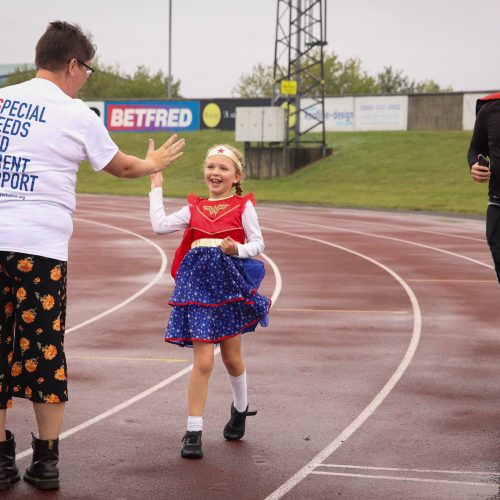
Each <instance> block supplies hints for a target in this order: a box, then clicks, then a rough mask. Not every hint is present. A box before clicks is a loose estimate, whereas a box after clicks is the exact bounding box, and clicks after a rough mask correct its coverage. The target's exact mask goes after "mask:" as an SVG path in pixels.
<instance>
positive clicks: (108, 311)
mask: <svg viewBox="0 0 500 500" xmlns="http://www.w3.org/2000/svg"><path fill="white" fill-rule="evenodd" d="M73 220H76V221H80V222H86V223H88V224H95V225H96V226H102V227H107V228H112V229H115V230H116V231H120V232H122V233H125V234H130V235H131V236H134V237H135V238H139V239H140V240H142V241H145V242H146V243H148V244H149V245H151V246H152V247H153V248H155V249H156V250H157V251H158V253H159V254H160V257H161V266H160V269H159V270H158V272H157V273H156V276H155V277H154V278H153V279H152V280H151V281H150V282H149V283H148V284H147V285H145V286H143V287H142V288H141V289H140V290H139V291H137V292H136V293H134V294H133V295H131V296H130V297H128V298H127V299H125V300H123V301H122V302H120V303H119V304H117V305H116V306H113V307H110V308H109V309H106V311H104V312H102V313H100V314H97V315H95V316H93V317H92V318H89V319H87V320H86V321H82V322H81V323H78V324H77V325H75V326H72V327H71V328H68V329H67V330H66V331H65V334H68V333H73V332H75V331H76V330H79V329H80V328H83V327H84V326H87V325H90V324H91V323H94V322H95V321H98V320H100V319H102V318H104V317H105V316H108V315H109V314H112V313H114V312H116V311H118V310H119V309H121V308H122V307H125V306H126V305H127V304H130V303H131V302H133V301H134V300H135V299H137V297H140V296H141V295H142V294H143V293H145V292H147V291H148V290H149V289H150V288H151V287H153V286H154V285H156V283H158V281H159V280H160V279H161V278H162V276H163V274H164V273H165V269H166V268H167V256H166V255H165V252H164V251H163V250H162V248H161V247H159V246H158V245H157V244H156V243H155V242H154V241H151V240H150V239H148V238H145V237H144V236H141V235H140V234H137V233H134V232H133V231H129V230H128V229H123V228H121V227H117V226H112V225H111V224H104V223H102V222H96V221H92V220H88V219H81V218H79V217H75V218H74V219H73Z"/></svg>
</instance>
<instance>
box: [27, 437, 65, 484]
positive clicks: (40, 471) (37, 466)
mask: <svg viewBox="0 0 500 500" xmlns="http://www.w3.org/2000/svg"><path fill="white" fill-rule="evenodd" d="M31 435H32V436H33V440H32V441H31V447H32V448H33V460H32V462H31V465H30V466H29V467H28V468H27V469H26V472H25V473H24V476H23V479H24V480H25V481H28V483H31V484H33V485H34V486H36V487H37V488H38V489H39V490H55V489H57V488H59V470H58V468H57V462H58V461H59V439H48V440H47V441H44V440H41V439H37V438H36V437H35V436H34V434H33V433H31Z"/></svg>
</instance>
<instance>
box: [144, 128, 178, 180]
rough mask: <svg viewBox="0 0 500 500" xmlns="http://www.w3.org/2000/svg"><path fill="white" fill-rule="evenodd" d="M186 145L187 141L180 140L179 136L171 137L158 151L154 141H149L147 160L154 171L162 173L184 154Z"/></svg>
mask: <svg viewBox="0 0 500 500" xmlns="http://www.w3.org/2000/svg"><path fill="white" fill-rule="evenodd" d="M185 145H186V141H185V140H184V139H178V138H177V134H173V135H172V136H170V137H169V138H168V139H167V140H166V141H165V142H164V143H163V144H162V145H161V146H160V147H159V148H158V149H155V143H154V141H153V139H149V144H148V152H147V153H146V160H149V161H150V162H151V163H152V164H153V166H154V169H155V170H156V171H157V172H160V171H161V170H163V169H165V168H167V167H168V166H169V165H171V164H172V163H173V162H174V161H175V160H177V159H178V158H180V157H181V156H182V155H183V154H184V153H183V151H182V150H183V149H184V146H185Z"/></svg>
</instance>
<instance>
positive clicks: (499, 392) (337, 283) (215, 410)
mask: <svg viewBox="0 0 500 500" xmlns="http://www.w3.org/2000/svg"><path fill="white" fill-rule="evenodd" d="M181 205H182V201H181V200H169V201H168V202H167V209H168V210H174V209H176V208H178V207H180V206H181ZM258 213H259V217H260V221H261V225H262V227H263V233H264V237H265V240H266V260H267V270H268V275H267V277H266V280H265V282H264V285H263V292H264V293H266V294H267V295H270V296H271V295H274V297H275V299H276V300H275V303H274V307H273V310H272V314H271V324H270V326H269V327H268V328H267V329H258V330H257V332H255V333H252V334H249V335H246V336H245V338H244V349H245V358H246V362H247V369H248V374H249V385H250V388H249V391H250V402H251V407H252V408H253V409H256V410H258V415H257V416H256V417H252V418H250V419H248V425H247V435H246V436H245V438H244V439H243V440H242V441H240V442H227V441H225V440H224V439H223V438H222V429H223V426H224V424H225V422H226V420H227V418H228V416H229V408H230V404H231V391H230V386H229V382H228V380H227V376H226V374H225V371H224V369H223V366H222V363H221V362H220V359H218V358H217V360H216V368H215V370H214V374H213V376H212V379H211V382H210V393H209V399H208V402H207V408H206V413H205V416H204V422H205V428H204V432H203V444H204V452H205V458H203V459H202V460H198V461H189V460H185V459H182V458H181V457H180V455H179V452H180V446H181V441H180V440H181V437H182V435H183V433H184V429H185V411H186V410H185V407H186V385H187V374H188V373H189V369H190V364H191V355H192V351H191V350H188V349H182V348H179V347H177V346H172V345H169V344H166V343H165V342H163V330H164V327H165V323H166V321H167V318H168V314H169V308H168V306H167V299H168V297H169V294H170V292H171V290H172V285H173V282H172V280H171V278H170V276H169V270H168V267H167V266H166V257H168V260H169V262H170V261H171V259H172V256H173V252H174V250H175V248H176V246H177V243H178V241H179V239H180V234H176V235H170V236H156V235H154V234H153V233H152V230H151V229H150V224H149V219H148V201H147V199H146V198H129V197H100V196H80V197H79V199H78V210H77V212H76V214H75V232H74V236H73V239H72V241H71V245H70V264H69V310H68V325H67V326H68V333H67V337H66V351H67V357H68V363H69V380H70V401H69V403H68V404H67V411H66V417H65V424H64V431H65V432H64V434H63V439H62V441H61V445H60V446H61V464H60V469H61V480H62V485H61V489H60V490H59V491H55V492H47V493H43V492H38V491H36V490H34V489H33V488H32V487H31V486H30V485H28V484H26V483H24V482H20V483H17V484H16V485H14V486H13V487H12V488H11V489H10V490H9V492H7V493H4V494H3V495H2V496H4V497H5V498H33V497H40V498H41V497H44V498H45V497H46V498H71V499H73V498H74V499H78V498H82V499H83V498H86V499H87V498H92V499H111V498H112V499H143V498H147V499H149V500H154V499H170V498H172V499H202V498H203V499H242V500H247V499H256V500H257V499H259V500H260V499H261V500H264V499H269V500H271V499H279V498H284V499H297V500H298V499H304V498H311V499H330V498H347V499H370V500H376V499H384V500H387V499H443V500H445V499H446V500H448V499H455V500H456V499H458V500H460V499H471V498H474V499H493V498H497V497H496V495H497V494H498V492H499V488H498V482H499V476H500V463H499V462H500V460H499V457H500V444H499V443H500V439H499V437H500V430H499V417H500V403H499V401H500V389H499V388H500V383H499V382H500V370H499V368H498V366H499V363H498V359H499V355H500V343H499V336H498V331H499V327H498V324H497V323H498V304H499V301H500V289H499V287H498V284H497V283H496V281H495V278H494V273H493V271H492V269H491V263H490V258H489V254H488V250H487V247H486V243H485V242H484V236H483V232H484V223H483V221H480V220H473V219H464V218H458V217H457V218H455V217H453V218H452V217H446V216H432V215H421V214H408V213H388V212H370V211H364V210H344V209H329V208H297V207H287V206H270V205H259V206H258ZM8 419H9V428H11V429H12V430H13V432H14V433H15V435H16V441H17V443H18V464H19V466H20V468H21V469H23V470H24V468H25V467H26V465H27V464H28V463H29V460H30V458H31V457H30V450H29V442H30V437H29V433H30V431H33V430H34V429H35V426H34V417H33V415H32V410H31V404H30V403H29V402H26V401H23V400H19V401H18V400H16V401H15V402H14V408H13V410H10V411H9V417H8Z"/></svg>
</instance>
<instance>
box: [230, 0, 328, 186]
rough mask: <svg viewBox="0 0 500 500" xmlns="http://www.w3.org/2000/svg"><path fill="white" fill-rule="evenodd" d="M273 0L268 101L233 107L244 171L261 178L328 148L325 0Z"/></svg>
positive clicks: (311, 158) (286, 170)
mask: <svg viewBox="0 0 500 500" xmlns="http://www.w3.org/2000/svg"><path fill="white" fill-rule="evenodd" d="M277 1H278V14H277V23H276V44H275V51H274V54H275V55H274V79H273V96H272V97H271V103H270V104H271V106H268V107H261V108H257V107H253V108H244V107H242V108H236V140H237V141H242V142H244V143H245V159H246V164H247V167H248V168H247V172H248V175H249V177H253V178H260V179H265V178H271V177H281V176H284V175H289V174H292V173H293V172H294V171H295V170H296V169H298V168H300V167H303V166H304V165H307V164H309V163H311V162H313V161H315V160H318V159H319V158H322V157H324V156H326V155H329V154H331V153H332V148H331V147H327V145H326V140H325V119H324V116H325V82H324V67H323V66H324V65H323V47H324V46H325V45H326V41H325V34H326V23H325V21H324V20H325V19H326V2H327V0H277ZM311 132H315V134H311ZM252 143H253V144H254V145H252ZM255 143H257V145H255Z"/></svg>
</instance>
